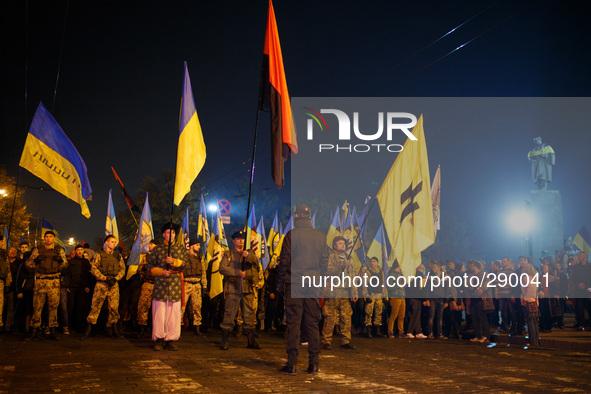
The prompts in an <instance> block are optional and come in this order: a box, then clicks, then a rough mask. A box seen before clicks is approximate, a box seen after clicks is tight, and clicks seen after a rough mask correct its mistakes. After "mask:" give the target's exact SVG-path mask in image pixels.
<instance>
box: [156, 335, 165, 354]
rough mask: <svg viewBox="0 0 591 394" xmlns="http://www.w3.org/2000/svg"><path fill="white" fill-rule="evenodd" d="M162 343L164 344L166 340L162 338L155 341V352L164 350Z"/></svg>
mask: <svg viewBox="0 0 591 394" xmlns="http://www.w3.org/2000/svg"><path fill="white" fill-rule="evenodd" d="M162 342H164V340H163V339H160V338H159V339H156V341H154V351H156V352H159V351H161V350H162Z"/></svg>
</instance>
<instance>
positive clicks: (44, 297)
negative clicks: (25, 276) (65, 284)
mask: <svg viewBox="0 0 591 394" xmlns="http://www.w3.org/2000/svg"><path fill="white" fill-rule="evenodd" d="M54 240H55V234H54V233H53V231H46V232H45V234H44V235H43V245H41V246H39V247H36V248H35V249H33V252H32V253H31V256H30V257H29V259H28V260H27V263H26V267H27V269H28V270H29V272H31V273H33V272H34V273H35V289H34V292H33V318H32V319H31V324H30V326H31V335H30V336H29V339H34V338H35V337H36V336H37V333H38V332H39V326H41V312H42V311H43V306H44V305H45V302H46V301H47V306H48V309H49V333H50V336H51V338H52V339H57V337H56V336H55V328H56V327H57V326H58V324H57V308H58V306H59V303H60V279H59V277H60V272H61V270H62V269H63V268H65V267H66V266H67V264H68V260H66V254H65V251H64V249H63V248H62V247H61V246H59V245H56V244H54Z"/></svg>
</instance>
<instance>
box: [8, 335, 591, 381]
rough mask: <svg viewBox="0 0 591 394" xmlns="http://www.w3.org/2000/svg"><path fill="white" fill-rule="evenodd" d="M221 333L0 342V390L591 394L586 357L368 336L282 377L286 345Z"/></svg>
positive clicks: (590, 358)
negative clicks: (171, 340) (161, 345)
mask: <svg viewBox="0 0 591 394" xmlns="http://www.w3.org/2000/svg"><path fill="white" fill-rule="evenodd" d="M219 336H220V335H219V332H216V331H214V332H210V333H208V337H207V339H199V338H196V337H194V336H193V335H191V334H190V333H188V332H187V333H183V336H182V337H181V340H180V341H179V342H178V346H179V351H177V352H172V351H166V350H164V351H162V352H155V351H153V350H152V342H151V341H150V340H149V339H135V338H132V337H131V335H130V336H129V337H128V338H127V339H119V340H117V339H112V338H106V337H104V336H100V335H97V336H95V337H93V338H91V339H89V340H87V341H80V339H79V338H80V336H79V335H75V334H72V335H69V336H65V335H61V336H60V341H52V340H49V339H45V338H41V339H39V340H38V341H36V342H30V343H28V342H23V341H22V338H21V337H18V336H8V335H3V336H0V354H1V355H2V356H1V357H0V392H9V393H14V392H80V391H93V392H126V393H127V392H130V393H131V392H137V393H140V392H173V391H174V392H288V391H306V392H309V391H313V392H339V393H340V392H360V393H367V392H403V391H408V392H420V393H425V392H476V391H478V392H481V393H482V392H550V391H564V392H591V376H590V375H591V354H590V353H589V352H586V351H572V350H559V349H542V350H524V349H523V347H521V346H515V345H508V344H501V343H499V344H494V343H493V344H488V346H487V345H486V344H480V343H477V344H474V343H471V342H469V341H457V340H417V339H413V340H410V339H386V338H383V339H382V338H374V339H371V340H370V339H365V338H360V337H353V341H352V343H353V344H354V345H355V346H357V349H358V350H342V349H339V348H338V341H337V340H338V338H335V340H334V341H333V350H330V351H327V350H323V351H322V354H321V356H320V373H319V374H318V375H310V374H308V373H306V372H305V369H306V367H307V350H306V348H300V359H299V364H298V373H297V375H296V376H286V375H282V374H280V373H278V369H279V368H280V367H281V366H282V365H283V364H284V363H285V360H286V355H285V339H284V338H283V337H282V336H280V335H279V334H278V333H273V334H267V333H263V334H262V337H261V338H260V339H259V343H260V344H261V345H262V346H263V349H261V350H252V349H246V348H245V346H246V338H244V337H241V338H231V340H230V345H231V347H230V349H229V350H228V351H222V350H220V349H219V343H220V338H219Z"/></svg>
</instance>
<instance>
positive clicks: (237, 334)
mask: <svg viewBox="0 0 591 394" xmlns="http://www.w3.org/2000/svg"><path fill="white" fill-rule="evenodd" d="M241 335H242V324H238V325H237V326H236V338H240V336H241Z"/></svg>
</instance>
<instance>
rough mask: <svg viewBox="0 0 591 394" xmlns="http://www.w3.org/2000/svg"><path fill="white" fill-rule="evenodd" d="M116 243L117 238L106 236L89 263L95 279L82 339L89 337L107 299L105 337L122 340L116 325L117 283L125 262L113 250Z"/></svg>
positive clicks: (123, 270) (120, 277)
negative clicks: (101, 248) (107, 311)
mask: <svg viewBox="0 0 591 394" xmlns="http://www.w3.org/2000/svg"><path fill="white" fill-rule="evenodd" d="M117 243H118V241H117V238H115V237H114V236H113V235H107V236H106V237H105V243H104V246H103V250H101V251H100V252H98V253H96V254H95V257H94V261H93V262H92V263H91V268H90V273H91V274H93V275H94V276H95V277H96V284H95V285H94V292H93V294H92V304H91V307H90V313H89V314H88V317H87V318H86V321H87V323H88V325H87V326H86V331H85V332H84V337H83V339H86V338H88V337H89V336H90V333H91V331H92V326H94V325H95V324H96V321H97V319H98V317H99V314H100V313H101V308H102V306H103V303H104V302H105V298H108V299H109V318H108V320H107V335H112V336H114V337H116V338H123V336H122V335H121V332H120V331H119V327H118V325H117V322H118V321H119V283H118V282H119V281H120V280H121V279H122V278H123V276H124V275H125V262H124V261H123V257H121V254H120V253H119V252H117V251H115V250H114V249H115V247H116V246H117Z"/></svg>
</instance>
